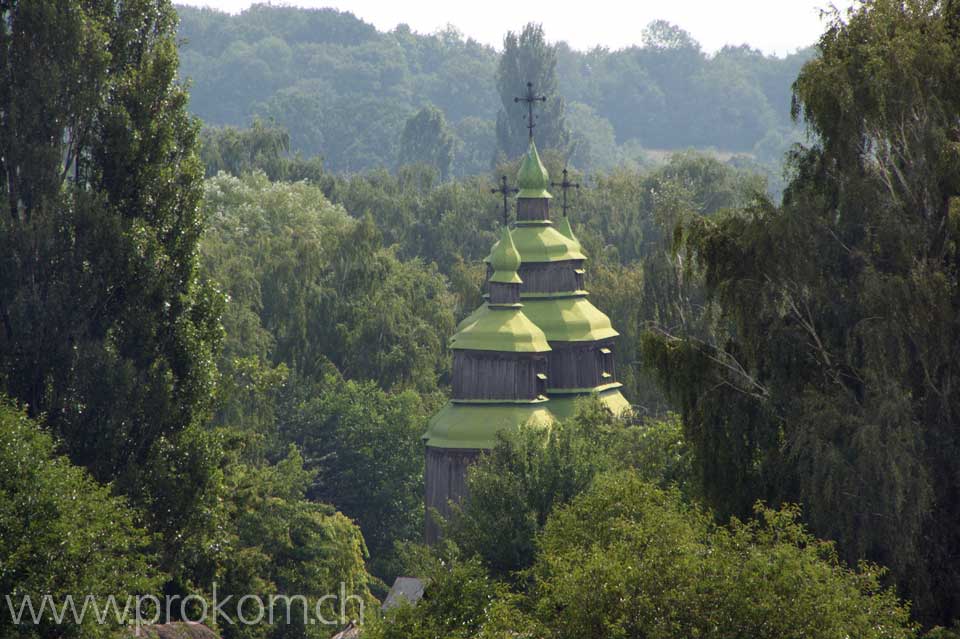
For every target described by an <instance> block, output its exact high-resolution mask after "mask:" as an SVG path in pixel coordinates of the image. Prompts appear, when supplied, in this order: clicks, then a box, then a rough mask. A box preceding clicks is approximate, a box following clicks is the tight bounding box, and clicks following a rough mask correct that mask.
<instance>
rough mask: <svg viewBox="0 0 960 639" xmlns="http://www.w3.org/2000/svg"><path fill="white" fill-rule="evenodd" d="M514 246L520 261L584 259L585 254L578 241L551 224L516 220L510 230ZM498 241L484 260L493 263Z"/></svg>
mask: <svg viewBox="0 0 960 639" xmlns="http://www.w3.org/2000/svg"><path fill="white" fill-rule="evenodd" d="M510 237H511V239H512V240H513V245H514V248H516V250H517V253H519V255H520V262H521V263H523V262H562V261H564V260H585V259H587V256H586V255H584V254H583V252H582V251H581V250H580V243H579V242H576V241H574V240H571V239H570V238H568V237H567V236H565V235H564V234H563V233H561V232H560V231H558V230H557V229H555V228H554V227H553V225H552V224H549V223H547V224H543V223H539V224H525V223H523V222H518V223H517V226H516V228H514V229H513V230H512V231H510ZM499 247H500V241H498V242H497V243H496V244H494V245H493V249H492V250H491V252H490V255H488V256H487V257H486V258H484V262H490V263H493V257H494V255H495V254H496V252H497V251H498V250H499Z"/></svg>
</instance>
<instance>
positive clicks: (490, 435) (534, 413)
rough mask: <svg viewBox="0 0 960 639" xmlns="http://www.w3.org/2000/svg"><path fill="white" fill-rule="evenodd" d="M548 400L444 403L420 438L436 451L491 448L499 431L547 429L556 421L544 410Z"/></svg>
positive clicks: (546, 409) (548, 411) (551, 414)
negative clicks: (526, 427) (438, 449)
mask: <svg viewBox="0 0 960 639" xmlns="http://www.w3.org/2000/svg"><path fill="white" fill-rule="evenodd" d="M549 403H550V402H549V401H546V400H538V401H533V402H527V403H504V404H469V403H459V402H447V404H446V406H444V407H443V408H441V409H440V412H439V413H437V414H436V415H434V416H433V417H432V418H431V419H430V423H429V425H428V426H427V432H426V433H425V434H424V436H423V439H424V441H426V444H427V446H433V447H435V448H480V449H490V448H493V447H494V446H495V445H496V443H497V433H499V432H500V431H516V430H518V429H519V428H520V427H522V426H534V427H540V428H550V427H551V426H552V425H553V424H554V423H555V422H556V421H557V420H556V418H555V417H554V416H553V413H551V412H550V409H549V408H547V406H548V405H549Z"/></svg>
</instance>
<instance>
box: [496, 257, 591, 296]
mask: <svg viewBox="0 0 960 639" xmlns="http://www.w3.org/2000/svg"><path fill="white" fill-rule="evenodd" d="M491 275H493V268H492V267H491V266H490V265H489V264H488V265H487V279H490V276H491ZM520 279H521V280H523V284H521V285H520V292H521V294H522V293H569V292H571V291H582V290H583V289H584V281H583V260H564V261H562V262H523V263H521V264H520Z"/></svg>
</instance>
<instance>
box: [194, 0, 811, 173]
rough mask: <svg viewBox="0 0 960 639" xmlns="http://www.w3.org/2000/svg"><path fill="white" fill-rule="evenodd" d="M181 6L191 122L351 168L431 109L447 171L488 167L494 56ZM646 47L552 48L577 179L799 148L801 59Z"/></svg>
mask: <svg viewBox="0 0 960 639" xmlns="http://www.w3.org/2000/svg"><path fill="white" fill-rule="evenodd" d="M177 10H178V11H179V13H180V19H181V24H180V30H179V35H180V37H181V45H180V58H181V75H182V77H183V78H185V79H186V78H188V79H189V80H190V82H191V94H192V98H191V103H190V107H191V109H192V111H193V113H195V114H196V115H197V116H199V117H200V118H201V119H202V120H203V121H204V122H205V123H207V124H208V125H227V124H229V125H236V126H246V125H248V124H249V123H250V122H251V121H252V119H253V118H255V117H259V118H263V119H267V120H271V119H272V120H273V121H275V122H276V123H277V124H279V125H281V126H283V127H285V128H286V129H287V130H288V131H289V133H290V143H291V150H292V151H293V152H299V153H301V154H302V155H304V156H306V157H309V156H314V155H319V156H322V157H323V159H324V166H325V167H326V169H327V170H331V171H338V172H339V171H362V170H366V169H369V168H372V167H377V166H387V167H390V166H393V165H394V164H396V162H397V158H398V153H399V144H400V139H401V135H402V132H403V129H404V125H405V124H406V122H407V120H408V118H410V117H411V116H413V115H414V114H415V113H416V112H417V110H418V109H420V108H421V107H423V106H425V105H428V104H432V105H435V106H436V107H438V108H439V109H440V110H441V111H442V112H443V114H444V115H445V117H446V121H447V122H448V123H449V125H450V127H451V129H452V132H453V133H454V134H455V137H456V147H455V156H454V160H453V165H452V171H451V172H452V174H454V175H468V174H473V173H479V172H483V171H486V170H487V169H489V167H490V165H491V159H492V157H493V154H494V151H495V147H496V134H495V120H496V115H497V110H498V108H499V106H500V96H499V95H498V93H497V88H496V84H495V71H496V66H497V60H498V52H497V51H496V50H495V49H493V48H491V47H489V46H485V45H482V44H479V43H477V42H476V41H474V40H471V39H468V38H465V37H464V36H463V35H462V34H461V33H459V32H458V31H456V30H455V29H454V28H452V27H451V28H448V29H447V30H444V31H441V32H438V33H434V34H431V35H421V34H418V33H414V32H413V31H411V30H410V28H409V27H407V26H405V25H400V26H398V27H397V28H396V29H394V30H393V31H390V32H388V33H384V32H380V31H378V30H377V29H376V28H374V27H373V26H372V25H370V24H367V23H366V22H363V21H362V20H360V19H358V18H356V17H355V16H354V15H353V14H351V13H346V12H340V11H336V10H333V9H320V10H316V9H298V8H291V7H277V6H267V5H254V6H253V7H251V8H250V9H249V10H247V11H244V12H243V13H241V14H239V15H236V16H232V15H229V14H226V13H221V12H218V11H214V10H210V9H197V8H192V7H184V6H180V7H178V8H177ZM511 26H513V25H505V27H504V31H505V32H506V30H507V29H508V28H509V27H511ZM547 35H548V36H549V34H547ZM639 35H640V34H638V36H639ZM638 39H640V38H638ZM642 41H643V46H638V47H631V48H628V49H623V50H617V51H610V50H608V49H603V48H596V49H592V50H590V51H586V52H582V51H575V50H573V49H571V48H570V47H569V46H567V45H566V44H565V43H562V42H561V43H559V44H558V45H557V76H558V86H559V91H560V93H561V94H562V96H563V97H564V98H565V100H566V111H567V117H566V120H567V123H568V125H569V127H570V129H571V133H572V136H571V139H572V140H573V142H574V148H575V149H577V150H576V153H577V157H576V158H575V161H577V162H578V164H579V165H580V167H581V168H584V169H606V168H610V167H611V166H613V165H615V164H619V163H622V162H625V161H630V160H641V161H642V159H643V158H644V157H645V154H644V149H661V150H662V149H681V148H690V147H693V148H711V147H712V148H715V149H719V150H722V151H724V152H732V153H749V154H753V156H754V157H755V158H756V159H757V160H759V161H760V162H761V163H774V162H779V158H780V156H781V154H782V151H783V150H784V149H785V148H786V146H787V145H788V144H789V143H791V142H792V141H793V140H794V139H796V137H797V133H796V130H795V128H794V127H793V126H792V125H791V122H790V117H789V107H790V86H791V83H792V81H793V79H794V78H795V77H796V76H797V73H798V71H799V69H800V67H801V66H802V64H803V62H805V61H806V60H807V59H809V57H810V56H811V55H812V49H805V50H802V51H799V52H797V53H795V54H793V55H790V56H787V57H786V58H777V57H772V56H765V55H763V54H762V53H760V52H759V51H756V50H753V49H750V48H749V47H747V46H739V47H726V48H724V49H723V50H721V51H719V52H718V53H716V54H714V55H707V54H705V53H704V52H703V51H702V49H701V48H700V45H699V44H698V43H697V42H696V41H695V40H693V39H692V38H691V37H690V36H689V35H688V34H687V33H686V32H684V31H682V30H681V29H679V28H677V27H673V26H672V25H667V24H666V23H662V22H661V23H655V24H654V25H651V27H648V28H647V29H646V30H644V31H643V35H642ZM518 90H519V89H518ZM578 140H579V141H580V143H579V144H578V143H577V141H578Z"/></svg>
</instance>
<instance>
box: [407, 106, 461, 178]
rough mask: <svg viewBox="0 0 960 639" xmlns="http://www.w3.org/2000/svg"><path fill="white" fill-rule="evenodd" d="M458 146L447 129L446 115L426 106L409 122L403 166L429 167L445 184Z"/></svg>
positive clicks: (435, 108) (433, 107)
mask: <svg viewBox="0 0 960 639" xmlns="http://www.w3.org/2000/svg"><path fill="white" fill-rule="evenodd" d="M455 143H456V138H454V136H453V133H451V132H450V128H449V127H448V126H447V120H446V118H445V117H443V111H441V110H440V109H438V108H437V107H435V106H425V107H423V108H422V109H420V110H419V111H417V113H416V115H413V116H411V117H410V118H409V119H408V120H407V124H406V125H405V126H404V127H403V137H402V138H400V164H401V165H402V164H426V165H428V166H432V167H434V168H435V169H437V171H439V172H440V177H441V178H443V179H444V180H446V179H447V177H448V176H449V175H450V165H451V164H452V163H453V151H454V146H455Z"/></svg>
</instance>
